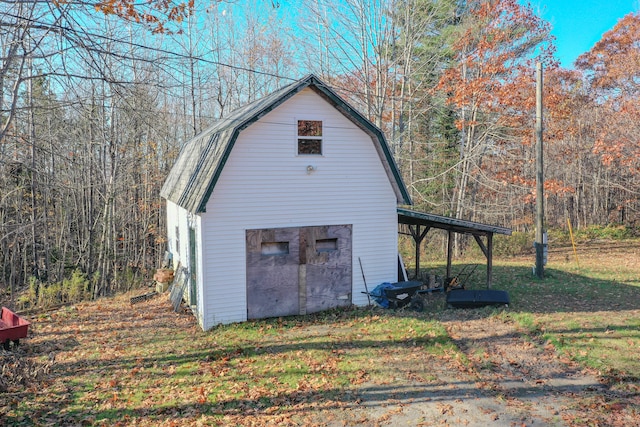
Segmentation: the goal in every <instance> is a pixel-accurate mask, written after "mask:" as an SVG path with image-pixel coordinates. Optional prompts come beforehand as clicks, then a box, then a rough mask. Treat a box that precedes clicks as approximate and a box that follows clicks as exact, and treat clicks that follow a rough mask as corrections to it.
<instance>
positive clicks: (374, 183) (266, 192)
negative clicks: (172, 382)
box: [169, 88, 397, 330]
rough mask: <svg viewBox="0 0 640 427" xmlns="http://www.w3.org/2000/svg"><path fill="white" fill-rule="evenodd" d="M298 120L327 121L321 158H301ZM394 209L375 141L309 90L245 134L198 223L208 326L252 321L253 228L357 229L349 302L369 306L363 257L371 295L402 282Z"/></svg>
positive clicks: (391, 192)
mask: <svg viewBox="0 0 640 427" xmlns="http://www.w3.org/2000/svg"><path fill="white" fill-rule="evenodd" d="M299 119H308V120H322V122H323V155H322V156H310V155H306V156H298V155H297V154H296V147H297V138H296V136H297V127H296V124H297V120H299ZM308 165H312V166H313V167H314V168H315V170H314V171H313V172H311V173H307V166H308ZM396 206H397V199H396V195H395V193H394V191H393V189H392V187H391V184H390V182H389V177H388V176H387V175H386V174H385V170H384V168H383V165H382V162H381V160H380V158H379V156H378V154H377V152H376V149H375V146H374V142H373V141H372V139H371V137H370V136H369V135H367V134H366V133H364V132H363V131H362V130H361V129H360V128H359V127H357V126H356V125H355V124H354V123H352V122H351V121H350V120H348V119H347V118H346V117H344V116H343V115H342V114H341V113H340V112H339V111H338V110H336V109H335V108H334V107H333V106H331V105H330V104H329V103H327V102H326V101H325V100H324V99H323V98H321V97H320V96H319V95H317V94H316V93H315V92H313V91H312V90H310V89H308V88H307V89H304V90H303V91H302V92H300V93H299V94H297V95H296V96H294V97H293V98H291V99H289V100H287V101H286V102H285V103H283V104H282V105H280V106H279V107H278V108H276V109H275V110H273V111H271V112H270V113H268V114H267V115H265V116H264V117H262V118H261V119H260V120H258V121H257V122H255V123H253V124H252V125H250V126H249V127H248V128H247V129H245V130H244V131H242V132H241V133H240V136H239V137H238V140H237V141H236V143H235V146H234V148H233V150H232V151H231V155H230V156H229V159H228V160H227V162H226V165H225V167H224V169H223V171H222V174H221V175H220V178H219V180H218V182H217V183H216V186H215V189H214V192H213V194H212V195H211V197H210V199H209V202H208V204H207V207H206V212H205V213H203V214H202V216H201V218H200V219H201V221H202V235H201V237H202V245H201V251H200V252H201V254H202V255H201V256H200V264H201V266H202V268H203V270H202V271H203V274H202V275H199V278H200V279H202V280H203V284H204V285H203V289H202V292H203V293H202V294H201V295H203V297H202V298H201V300H204V301H205V306H204V307H203V310H204V311H202V310H199V311H200V312H201V313H203V314H204V318H203V319H202V320H201V324H202V327H203V328H204V329H205V330H206V329H209V328H211V327H213V326H215V325H216V324H219V323H230V322H235V321H244V320H246V319H247V306H246V261H245V256H246V247H245V246H246V243H245V231H246V230H248V229H257V228H279V227H299V226H322V225H338V224H352V225H353V236H352V239H353V260H352V272H353V294H352V299H353V303H355V304H358V305H363V304H366V303H367V297H366V295H364V294H362V293H361V291H364V289H365V288H364V283H363V279H362V274H361V272H360V265H359V263H358V258H361V260H362V264H363V267H364V272H365V275H366V280H367V285H368V287H369V290H371V289H372V288H373V287H374V286H376V285H377V284H379V283H382V282H385V281H395V279H396V274H397V211H396ZM169 230H171V228H169ZM180 232H181V234H180V236H181V238H182V236H183V234H182V233H183V231H182V230H181V231H180ZM184 233H188V230H187V229H185V230H184ZM187 236H188V234H185V237H187ZM181 246H182V244H181ZM183 250H188V247H185V248H184V249H183V248H182V247H181V248H180V251H181V252H180V254H181V255H182V254H183V252H182V251H183ZM185 253H186V252H185ZM204 254H206V255H204Z"/></svg>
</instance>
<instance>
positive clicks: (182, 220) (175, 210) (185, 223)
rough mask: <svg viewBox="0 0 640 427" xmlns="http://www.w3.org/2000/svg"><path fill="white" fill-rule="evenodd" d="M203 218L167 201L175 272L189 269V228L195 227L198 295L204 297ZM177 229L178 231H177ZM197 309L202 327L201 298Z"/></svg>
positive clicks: (168, 248) (168, 233) (186, 290)
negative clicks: (179, 267) (180, 267)
mask: <svg viewBox="0 0 640 427" xmlns="http://www.w3.org/2000/svg"><path fill="white" fill-rule="evenodd" d="M200 220H201V217H200V216H198V215H192V214H190V213H189V212H188V211H187V210H186V209H184V208H182V207H180V206H178V205H177V204H175V203H173V202H171V201H169V200H167V250H168V251H169V252H170V253H171V255H172V262H173V268H174V270H175V269H176V268H177V267H178V265H181V266H182V267H186V268H189V266H190V258H189V257H190V251H189V228H190V227H193V228H194V229H195V231H196V261H197V267H196V268H197V274H196V277H197V286H198V294H199V295H203V276H202V271H203V268H202V260H203V253H202V242H201V241H200V235H201V222H200ZM176 227H177V228H178V230H176ZM185 295H188V289H185ZM193 308H194V309H195V313H194V314H195V316H196V318H197V319H198V321H199V323H200V325H201V326H203V313H204V310H203V301H202V298H199V300H198V301H197V306H196V307H193Z"/></svg>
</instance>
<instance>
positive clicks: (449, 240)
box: [447, 230, 453, 279]
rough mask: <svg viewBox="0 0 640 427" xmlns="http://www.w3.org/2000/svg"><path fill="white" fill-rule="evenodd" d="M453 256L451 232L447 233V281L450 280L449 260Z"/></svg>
mask: <svg viewBox="0 0 640 427" xmlns="http://www.w3.org/2000/svg"><path fill="white" fill-rule="evenodd" d="M452 255H453V231H451V230H448V231H447V279H450V278H451V258H452Z"/></svg>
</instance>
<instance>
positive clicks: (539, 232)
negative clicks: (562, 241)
mask: <svg viewBox="0 0 640 427" xmlns="http://www.w3.org/2000/svg"><path fill="white" fill-rule="evenodd" d="M542 153H543V151H542V63H540V62H536V241H535V244H534V245H535V248H536V276H538V278H540V279H544V252H545V251H544V250H545V244H546V242H545V241H544V240H545V238H544V237H545V233H544V167H543V166H544V164H543V155H542Z"/></svg>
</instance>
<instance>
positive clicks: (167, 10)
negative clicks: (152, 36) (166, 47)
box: [95, 0, 194, 33]
mask: <svg viewBox="0 0 640 427" xmlns="http://www.w3.org/2000/svg"><path fill="white" fill-rule="evenodd" d="M95 8H96V10H97V11H99V12H103V13H105V14H107V15H117V16H119V17H121V18H124V19H127V20H130V21H133V22H136V23H143V24H146V25H148V26H149V27H150V28H151V29H152V31H153V32H155V33H164V32H169V29H168V28H167V24H168V23H169V22H177V23H180V22H182V21H183V20H184V19H185V18H187V17H188V16H189V15H190V14H191V12H192V11H193V8H194V0H186V1H173V0H148V1H146V2H142V3H141V2H139V1H136V0H102V1H99V2H97V3H96V5H95Z"/></svg>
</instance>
